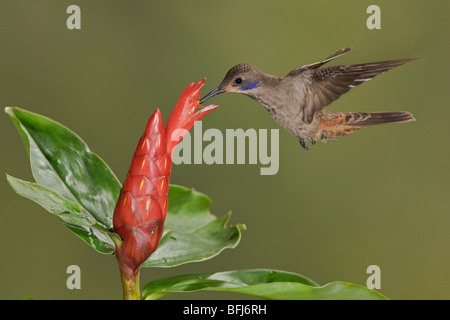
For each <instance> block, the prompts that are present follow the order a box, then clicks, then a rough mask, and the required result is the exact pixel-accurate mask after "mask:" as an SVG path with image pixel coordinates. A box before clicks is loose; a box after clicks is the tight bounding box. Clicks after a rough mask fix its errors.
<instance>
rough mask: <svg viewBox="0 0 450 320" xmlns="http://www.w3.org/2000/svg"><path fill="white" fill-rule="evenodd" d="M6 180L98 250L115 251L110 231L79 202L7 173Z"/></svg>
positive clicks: (16, 190)
mask: <svg viewBox="0 0 450 320" xmlns="http://www.w3.org/2000/svg"><path fill="white" fill-rule="evenodd" d="M7 180H8V183H9V184H10V186H11V187H12V188H13V190H14V191H15V192H17V193H18V194H19V195H21V196H23V197H25V198H28V199H30V200H32V201H34V202H36V203H37V204H39V205H41V206H42V207H43V208H44V209H46V210H47V211H48V212H50V213H52V214H54V215H56V216H58V217H59V218H60V219H61V220H62V221H63V222H64V224H65V225H66V226H67V227H68V228H69V229H70V230H72V231H73V232H74V233H75V234H76V235H77V236H79V237H80V238H81V239H83V240H84V241H85V242H86V243H87V244H89V245H90V246H91V247H93V248H94V249H95V250H97V251H98V252H100V253H113V252H114V251H115V246H114V243H113V241H112V240H111V236H112V233H111V232H110V231H108V230H106V229H105V228H104V227H103V226H102V225H100V224H99V223H98V222H97V221H96V220H95V219H94V217H92V216H91V215H90V214H89V213H88V212H87V211H86V210H84V209H83V207H81V206H80V205H79V204H77V203H75V202H72V201H70V200H67V199H65V198H63V197H61V196H59V195H58V194H56V193H55V192H53V191H51V190H49V189H47V188H44V187H42V186H40V185H38V184H36V183H34V182H28V181H24V180H21V179H17V178H14V177H12V176H9V175H7Z"/></svg>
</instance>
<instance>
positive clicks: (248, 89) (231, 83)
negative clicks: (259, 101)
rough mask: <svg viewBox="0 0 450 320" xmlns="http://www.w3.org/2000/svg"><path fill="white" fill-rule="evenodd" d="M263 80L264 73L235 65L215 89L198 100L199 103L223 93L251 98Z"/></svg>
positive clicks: (245, 65) (256, 69)
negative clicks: (239, 94)
mask: <svg viewBox="0 0 450 320" xmlns="http://www.w3.org/2000/svg"><path fill="white" fill-rule="evenodd" d="M264 79H265V77H264V73H263V72H262V71H261V70H259V69H258V68H257V67H255V66H252V65H250V64H246V63H241V64H238V65H235V66H234V67H233V68H231V69H230V70H229V71H228V72H227V74H226V75H225V78H223V80H222V82H221V83H220V84H219V86H218V87H217V88H215V89H214V90H212V91H211V92H209V93H208V94H206V95H205V96H204V97H203V98H202V99H200V103H203V102H204V101H206V100H208V99H209V98H212V97H214V96H216V95H218V94H221V93H224V92H234V93H242V94H245V95H248V96H250V97H252V96H254V95H255V93H257V91H258V88H260V86H261V85H262V84H263V82H264Z"/></svg>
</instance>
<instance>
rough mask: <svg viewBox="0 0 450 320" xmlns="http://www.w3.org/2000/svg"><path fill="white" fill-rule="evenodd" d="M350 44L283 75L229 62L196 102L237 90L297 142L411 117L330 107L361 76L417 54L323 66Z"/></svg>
mask: <svg viewBox="0 0 450 320" xmlns="http://www.w3.org/2000/svg"><path fill="white" fill-rule="evenodd" d="M351 50H352V48H344V49H341V50H339V51H337V52H335V53H334V54H332V55H330V56H329V57H327V58H325V59H323V60H321V61H319V62H315V63H312V64H307V65H304V66H302V67H300V68H297V69H294V70H292V71H291V72H289V73H288V74H287V75H286V76H284V77H282V76H275V75H271V74H267V73H264V72H263V71H261V70H260V69H258V68H257V67H255V66H252V65H250V64H246V63H241V64H238V65H236V66H234V67H232V68H231V69H230V70H229V71H228V72H227V74H226V75H225V78H224V79H223V80H222V82H221V83H220V84H219V86H218V87H217V88H215V89H214V90H212V91H211V92H209V93H208V94H206V95H205V96H204V97H203V98H202V99H200V103H203V102H204V101H205V100H207V99H210V98H211V97H213V96H216V95H218V94H221V93H226V92H232V93H241V94H245V95H246V96H248V97H250V98H252V99H254V100H256V101H257V102H259V103H260V104H261V105H262V106H263V107H264V108H265V109H266V110H267V111H268V112H269V114H270V115H271V116H272V118H273V119H274V120H275V121H276V122H277V123H278V124H279V125H281V126H282V127H283V128H285V129H286V130H287V131H289V132H290V133H292V134H293V135H295V136H296V137H297V138H298V140H299V142H300V145H301V146H302V147H303V148H304V149H305V150H309V149H310V148H309V146H308V143H307V142H309V143H310V144H314V143H316V141H317V140H321V141H323V142H329V141H332V140H335V139H336V138H338V137H341V136H345V135H349V134H351V133H353V132H354V131H356V130H359V129H362V128H365V127H367V126H372V125H377V124H384V123H394V122H410V121H415V119H414V117H413V115H412V114H411V113H409V112H405V111H399V112H331V111H328V110H327V109H325V108H324V107H326V106H327V105H329V104H331V103H332V102H333V101H334V100H336V99H338V98H339V97H340V96H341V95H342V94H344V93H346V92H348V91H349V90H350V89H351V88H354V87H356V86H358V85H360V84H362V83H363V82H366V81H368V80H370V79H372V78H373V77H375V76H377V75H379V74H381V73H384V72H386V71H388V70H390V69H392V68H394V67H397V66H400V65H402V64H405V63H407V62H409V61H412V60H416V59H400V60H390V61H382V62H372V63H363V64H354V65H341V66H330V67H322V65H324V64H325V63H327V62H330V61H331V60H333V59H336V58H338V57H340V56H342V55H344V54H346V53H348V52H350V51H351Z"/></svg>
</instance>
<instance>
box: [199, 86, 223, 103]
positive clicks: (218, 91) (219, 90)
mask: <svg viewBox="0 0 450 320" xmlns="http://www.w3.org/2000/svg"><path fill="white" fill-rule="evenodd" d="M224 92H225V90H224V89H222V88H220V87H217V88H215V89H214V90H213V91H211V92H210V93H208V94H207V95H205V96H204V97H203V98H201V99H200V103H203V102H205V101H206V100H208V99H209V98H212V97H214V96H216V95H218V94H221V93H224Z"/></svg>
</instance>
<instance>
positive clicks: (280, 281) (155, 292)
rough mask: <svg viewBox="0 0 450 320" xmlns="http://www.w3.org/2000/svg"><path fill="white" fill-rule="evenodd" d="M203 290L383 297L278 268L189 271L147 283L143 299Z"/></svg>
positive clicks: (310, 296)
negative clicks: (192, 272) (315, 280)
mask: <svg viewBox="0 0 450 320" xmlns="http://www.w3.org/2000/svg"><path fill="white" fill-rule="evenodd" d="M199 290H209V291H227V292H234V293H242V294H248V295H252V296H256V297H260V298H264V299H273V300H275V299H276V300H337V299H342V300H344V299H345V300H362V299H364V300H368V299H371V300H381V299H386V298H385V297H384V296H383V295H381V294H379V293H378V292H376V291H374V290H370V289H368V288H366V287H363V286H359V285H354V284H351V283H348V282H342V281H336V282H331V283H329V284H327V285H325V286H318V285H317V284H316V283H314V282H313V281H312V280H309V279H308V278H305V277H303V276H301V275H299V274H295V273H290V272H285V271H277V270H266V269H256V270H235V271H227V272H217V273H203V274H188V275H181V276H175V277H170V278H165V279H159V280H155V281H152V282H150V283H148V284H146V285H145V286H144V288H143V292H142V298H143V299H148V300H154V299H158V298H160V297H162V296H164V295H167V294H169V293H176V292H178V293H181V292H193V291H199Z"/></svg>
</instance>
